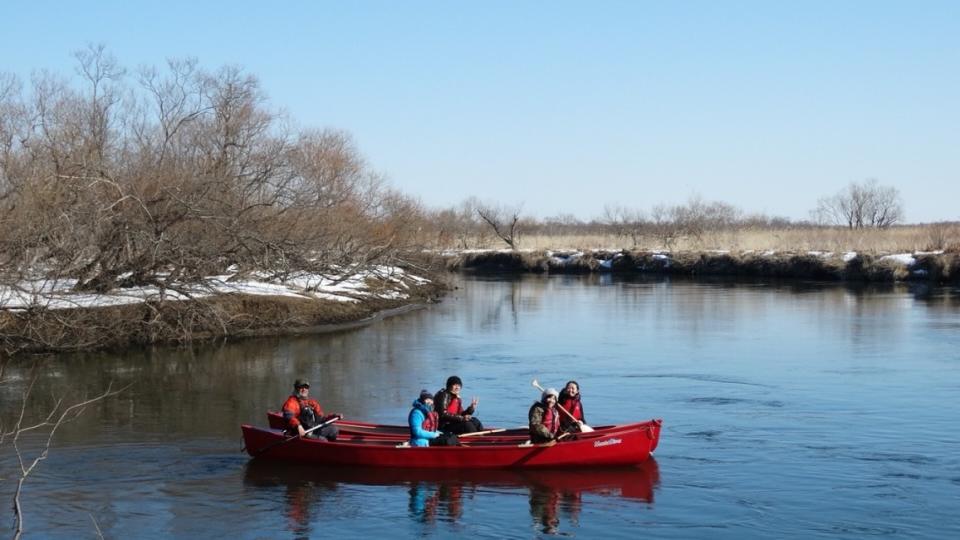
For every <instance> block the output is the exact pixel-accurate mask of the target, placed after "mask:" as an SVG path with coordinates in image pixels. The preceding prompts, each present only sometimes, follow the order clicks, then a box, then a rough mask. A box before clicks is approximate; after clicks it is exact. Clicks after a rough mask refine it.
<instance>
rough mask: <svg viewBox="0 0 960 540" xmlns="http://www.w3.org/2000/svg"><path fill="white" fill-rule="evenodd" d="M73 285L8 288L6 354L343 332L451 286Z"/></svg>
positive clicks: (265, 281)
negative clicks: (79, 288)
mask: <svg viewBox="0 0 960 540" xmlns="http://www.w3.org/2000/svg"><path fill="white" fill-rule="evenodd" d="M75 284H76V282H74V281H73V280H56V281H54V280H34V281H24V282H21V283H18V284H17V285H16V286H13V287H9V286H8V287H4V288H0V355H3V354H6V355H11V354H17V353H21V352H42V351H64V350H89V349H99V348H122V347H128V346H132V345H142V344H152V343H166V342H190V341H194V340H198V339H208V338H229V337H242V336H254V335H280V334H302V333H312V332H322V331H328V330H339V329H344V328H346V327H352V326H355V325H356V324H357V323H358V322H369V321H372V320H374V319H375V318H376V317H377V315H378V314H383V313H398V312H400V311H402V310H404V309H406V308H409V307H411V306H416V305H422V304H428V303H431V302H435V301H437V300H438V299H439V298H440V297H441V296H442V295H443V294H444V293H445V291H446V285H445V284H444V283H442V281H438V280H436V279H431V278H427V277H424V276H422V275H412V274H410V273H408V272H405V271H404V270H403V269H401V268H395V267H377V268H371V269H367V270H365V271H363V272H353V273H349V274H346V273H345V274H344V275H340V276H331V275H324V276H320V275H315V274H306V273H300V274H293V275H286V276H283V277H282V278H281V277H272V276H268V275H266V274H259V275H244V276H240V275H234V274H226V275H221V276H211V277H209V278H207V279H205V280H204V281H203V282H201V283H193V284H189V285H186V284H181V285H178V286H176V287H175V289H176V290H173V288H166V289H163V290H161V289H159V288H157V287H154V286H149V287H131V288H124V289H117V290H113V291H109V292H107V293H104V294H91V293H86V292H82V293H80V292H74V291H73V290H72V289H73V287H74V286H75Z"/></svg>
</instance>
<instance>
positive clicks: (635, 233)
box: [603, 205, 647, 248]
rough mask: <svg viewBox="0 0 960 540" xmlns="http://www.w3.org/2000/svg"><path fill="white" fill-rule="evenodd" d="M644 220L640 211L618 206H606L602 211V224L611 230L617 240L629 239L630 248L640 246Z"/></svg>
mask: <svg viewBox="0 0 960 540" xmlns="http://www.w3.org/2000/svg"><path fill="white" fill-rule="evenodd" d="M646 221H647V220H646V218H645V216H644V214H643V211H642V210H638V209H635V208H629V207H626V206H619V205H607V206H604V209H603V223H604V224H605V225H607V226H608V227H610V228H611V229H612V230H613V233H614V235H615V236H617V237H618V238H625V237H628V238H630V242H631V247H634V248H635V247H637V245H639V244H640V238H641V237H642V236H643V232H644V229H645V228H647V223H646Z"/></svg>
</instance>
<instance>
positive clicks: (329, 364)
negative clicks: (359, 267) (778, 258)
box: [0, 276, 960, 538]
mask: <svg viewBox="0 0 960 540" xmlns="http://www.w3.org/2000/svg"><path fill="white" fill-rule="evenodd" d="M451 374H457V375H459V376H460V377H461V378H462V379H463V380H464V383H465V388H464V394H465V395H466V396H467V397H468V398H469V397H470V396H474V395H476V396H478V397H479V398H480V406H479V411H478V416H479V417H480V418H481V420H483V421H484V423H485V424H487V425H497V426H507V427H513V426H518V425H522V424H523V423H524V422H525V416H526V412H527V409H528V407H529V405H530V404H531V403H532V402H533V400H535V399H536V398H537V397H538V395H539V394H538V392H536V391H535V390H534V389H533V388H532V387H531V385H530V381H531V379H533V378H538V379H539V380H540V381H541V382H543V383H545V385H551V386H557V387H560V386H562V384H563V383H564V382H565V381H566V380H568V379H576V380H578V381H579V382H580V384H581V387H582V391H583V395H584V406H585V412H586V418H587V421H588V423H591V424H609V423H618V422H627V421H638V420H643V419H649V418H663V421H664V429H663V433H662V436H661V442H660V446H659V448H658V449H657V453H656V457H655V460H653V461H651V462H650V463H648V464H646V465H645V466H644V467H640V468H635V469H626V470H624V469H615V470H598V471H586V472H576V471H571V472H564V471H554V472H547V473H522V472H493V473H484V474H470V473H462V474H456V473H453V474H441V473H436V472H434V473H429V472H427V473H422V474H412V473H403V472H396V471H394V472H385V471H369V470H330V469H324V468H317V467H296V466H294V467H291V466H280V465H277V464H270V463H258V462H251V461H250V460H249V459H248V458H247V456H246V455H245V454H243V453H241V452H240V449H241V446H242V442H241V440H240V430H239V425H240V424H241V423H257V424H264V423H265V417H264V412H265V411H266V410H267V409H268V408H271V409H276V408H277V407H279V405H280V404H281V402H282V401H283V399H284V398H285V397H286V395H287V394H288V393H289V387H290V385H291V383H292V381H293V380H294V379H295V378H297V377H307V378H309V379H310V381H311V382H312V395H313V396H314V397H317V398H318V399H319V401H320V402H321V404H323V405H324V407H325V409H327V411H331V412H332V411H340V412H343V413H344V414H346V415H347V416H348V417H351V418H355V419H366V420H371V421H377V422H385V423H403V422H404V421H405V418H406V414H407V412H408V410H409V406H410V403H411V401H412V400H413V399H414V398H415V397H416V396H417V394H418V392H419V390H420V389H421V388H428V389H430V390H431V391H436V390H437V389H439V388H440V387H441V386H442V384H443V382H444V380H445V379H446V377H447V376H448V375H451ZM29 379H30V376H29V366H28V365H27V364H26V363H25V362H22V361H21V362H20V363H17V364H15V365H14V366H12V367H9V368H8V370H7V381H8V382H7V383H6V384H5V385H4V386H2V387H0V405H2V418H3V420H4V422H5V424H6V425H7V426H9V422H10V420H11V418H12V417H14V416H15V415H16V413H17V412H18V411H19V399H20V392H22V390H23V388H24V384H25V381H27V380H29ZM111 381H112V382H114V384H120V385H123V384H128V383H132V384H133V386H131V387H130V388H129V389H128V390H126V391H125V392H124V393H123V394H122V395H120V396H118V397H114V398H111V399H108V400H106V401H105V402H103V403H101V404H99V405H95V406H92V407H90V408H89V409H88V410H86V411H85V412H84V414H83V415H82V416H81V417H80V418H79V419H77V420H75V421H74V422H71V423H70V424H68V425H66V426H64V427H63V428H62V430H61V431H60V432H58V434H57V436H56V437H55V439H54V446H53V448H52V449H51V452H50V455H49V457H48V459H46V460H45V461H43V462H42V463H41V464H40V465H39V466H38V467H37V469H36V470H35V472H33V473H32V475H31V476H30V478H29V479H28V482H27V484H26V487H25V493H24V496H23V498H22V503H23V508H24V512H25V514H24V515H25V525H26V531H27V536H26V537H27V538H30V537H37V538H46V537H51V538H84V537H87V538H92V537H96V535H97V532H98V529H99V530H100V531H102V533H103V535H104V536H105V537H116V538H120V537H126V538H167V537H184V538H186V537H189V538H198V537H217V538H222V537H231V538H300V537H303V538H306V537H312V538H322V537H330V536H334V535H336V536H351V537H358V536H370V537H401V538H402V537H413V536H417V537H420V536H425V537H449V536H450V535H456V536H461V535H463V536H468V537H471V538H535V537H548V536H552V535H562V536H567V537H581V538H599V537H603V538H637V537H640V536H646V537H652V538H864V537H871V536H892V537H897V538H948V537H955V538H956V537H960V517H957V514H958V510H960V433H958V428H960V420H958V418H960V291H958V290H956V289H936V288H934V289H930V288H925V287H907V286H885V287H879V288H877V287H875V288H867V287H848V286H838V285H817V284H804V283H797V282H792V283H771V282H764V283H737V282H729V281H716V282H712V281H678V280H668V279H653V278H646V279H643V278H616V277H611V276H586V277H575V276H555V277H542V276H525V277H522V278H516V279H512V278H509V279H481V278H464V279H462V280H461V281H460V282H459V287H458V289H457V290H455V291H454V292H453V293H452V294H451V295H450V296H449V297H448V298H447V299H446V300H445V301H444V302H443V303H441V304H439V305H436V306H431V307H430V308H428V309H424V310H420V311H416V312H412V313H408V314H405V315H401V316H398V317H394V318H391V319H387V320H384V321H381V322H378V323H375V324H373V325H371V326H369V327H366V328H363V329H359V330H354V331H349V332H343V333H338V334H328V335H318V336H309V337H297V338H289V337H283V338H270V339H251V340H245V341H239V342H234V343H228V344H225V345H210V344H207V345H203V346H200V347H196V348H193V349H174V348H163V349H154V350H149V351H127V352H125V353H124V354H115V353H111V354H106V353H97V354H83V355H62V356H57V357H53V358H48V359H46V360H44V361H43V363H42V366H41V375H40V376H39V379H38V380H37V383H36V385H35V386H34V388H33V391H32V396H33V399H32V401H31V406H30V411H29V413H28V416H32V417H36V416H37V415H39V414H41V413H44V412H46V411H47V410H49V408H50V407H52V405H53V402H54V401H55V400H56V399H58V398H63V399H64V402H65V403H71V402H75V401H77V400H79V399H80V398H81V397H83V396H85V395H92V394H96V393H97V392H99V391H101V390H102V389H103V388H106V387H107V385H108V384H109V383H110V382H111ZM22 443H23V446H24V452H25V454H26V455H27V456H29V455H32V454H31V452H32V451H34V450H35V449H36V444H37V443H38V441H37V439H36V437H30V436H27V437H26V438H25V439H23V440H22ZM11 448H12V447H11V445H10V442H9V440H8V441H6V442H4V443H3V445H2V446H0V467H2V468H0V471H2V474H3V478H2V483H0V496H2V497H3V500H4V501H10V500H11V499H10V497H11V493H12V490H13V481H12V480H13V478H12V475H13V474H14V468H15V461H14V455H13V453H12V451H11ZM3 507H4V508H9V504H8V503H7V502H3ZM6 515H8V516H9V514H6ZM6 523H7V524H10V523H12V518H9V520H8V521H7V522H6Z"/></svg>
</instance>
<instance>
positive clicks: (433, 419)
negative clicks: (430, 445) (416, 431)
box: [420, 411, 440, 431]
mask: <svg viewBox="0 0 960 540" xmlns="http://www.w3.org/2000/svg"><path fill="white" fill-rule="evenodd" d="M439 425H440V417H439V416H438V415H437V411H430V412H429V413H428V414H427V417H426V418H424V419H423V423H422V424H420V427H422V428H423V429H424V431H437V426H439Z"/></svg>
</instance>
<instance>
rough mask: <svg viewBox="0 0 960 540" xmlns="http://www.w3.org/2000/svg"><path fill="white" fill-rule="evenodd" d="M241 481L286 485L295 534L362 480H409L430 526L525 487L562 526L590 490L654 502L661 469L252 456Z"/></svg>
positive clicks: (415, 518)
mask: <svg viewBox="0 0 960 540" xmlns="http://www.w3.org/2000/svg"><path fill="white" fill-rule="evenodd" d="M243 482H244V486H245V487H247V488H248V489H252V490H254V491H256V492H258V491H262V490H264V489H274V488H280V489H281V490H282V491H283V501H284V504H285V513H286V515H287V517H288V518H289V528H290V531H291V532H292V533H294V534H295V535H297V536H309V535H310V534H311V533H314V532H316V530H317V529H318V528H320V527H322V523H323V519H322V508H323V504H324V503H325V502H328V501H327V500H328V499H330V500H337V499H338V498H340V497H341V496H342V493H341V492H343V491H349V490H351V489H355V488H357V487H364V486H376V487H400V488H405V491H406V492H407V496H408V498H409V503H408V507H407V508H408V517H409V518H410V520H411V522H413V523H416V524H421V525H427V526H432V525H435V524H437V523H438V522H444V523H457V522H459V521H460V520H461V519H462V518H463V516H464V513H465V509H466V507H468V506H469V505H470V504H471V502H472V501H474V499H475V498H477V497H478V496H481V495H491V494H493V495H505V494H510V493H518V494H521V495H522V494H525V495H526V496H527V498H528V500H529V506H530V517H531V520H532V524H533V526H534V527H536V528H537V529H538V530H539V531H541V532H543V533H546V534H557V533H559V532H560V530H561V528H562V527H565V528H570V527H573V528H576V527H577V526H578V525H579V520H580V512H581V508H582V505H583V498H584V496H585V495H590V496H599V497H613V498H618V499H626V500H633V501H636V502H642V503H647V504H652V503H653V498H654V491H655V490H656V489H657V487H658V486H659V484H660V470H659V466H658V465H657V462H656V460H655V459H653V458H651V459H650V460H648V461H646V462H645V463H643V464H642V465H641V466H639V467H629V468H614V469H592V470H475V471H471V470H459V471H444V470H432V469H427V470H406V469H377V468H366V467H354V468H342V467H340V468H333V467H303V466H302V465H287V464H283V463H277V462H272V461H267V460H252V461H250V462H249V463H247V465H246V469H245V471H244V478H243ZM488 499H489V497H488ZM504 500H505V501H506V499H504ZM504 504H508V503H506V502H505V503H504Z"/></svg>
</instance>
